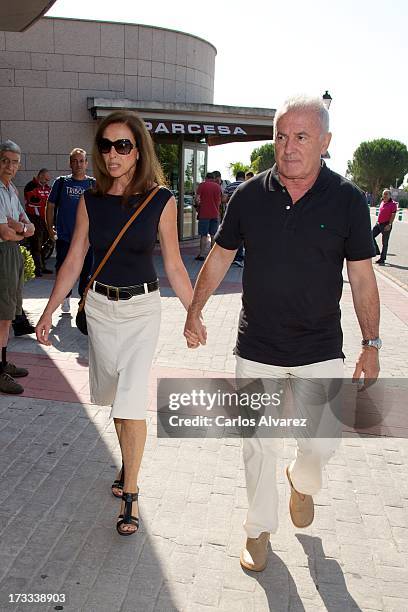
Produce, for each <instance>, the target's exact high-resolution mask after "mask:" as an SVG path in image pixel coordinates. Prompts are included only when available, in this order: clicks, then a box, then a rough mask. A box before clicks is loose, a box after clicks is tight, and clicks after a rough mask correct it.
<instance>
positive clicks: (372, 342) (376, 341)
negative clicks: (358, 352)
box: [361, 338, 382, 350]
mask: <svg viewBox="0 0 408 612" xmlns="http://www.w3.org/2000/svg"><path fill="white" fill-rule="evenodd" d="M361 346H373V347H374V348H376V349H378V350H380V348H381V347H382V342H381V338H372V339H370V340H362V341H361Z"/></svg>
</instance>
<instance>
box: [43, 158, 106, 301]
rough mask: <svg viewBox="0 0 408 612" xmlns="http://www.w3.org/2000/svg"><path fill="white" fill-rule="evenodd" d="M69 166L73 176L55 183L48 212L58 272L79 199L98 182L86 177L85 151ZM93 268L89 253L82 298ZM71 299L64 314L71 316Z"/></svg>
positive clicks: (81, 281) (86, 260) (72, 230)
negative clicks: (54, 241)
mask: <svg viewBox="0 0 408 612" xmlns="http://www.w3.org/2000/svg"><path fill="white" fill-rule="evenodd" d="M69 164H70V166H71V170H72V174H69V175H68V176H60V177H58V178H57V179H56V180H55V181H54V184H53V186H52V190H51V193H50V195H49V198H48V203H47V209H46V218H47V227H48V233H49V236H50V237H51V238H52V240H56V243H55V248H56V263H55V269H56V271H57V272H58V270H59V269H60V267H61V266H62V264H63V262H64V259H65V257H66V256H67V253H68V250H69V247H70V244H71V240H72V236H73V233H74V228H75V220H76V213H77V208H78V203H79V198H80V197H81V195H82V194H83V193H84V191H86V190H87V189H89V188H90V187H92V186H93V185H94V182H95V179H94V178H93V177H91V176H87V174H86V170H87V168H88V160H87V157H86V151H84V149H79V148H75V149H73V150H72V151H71V153H70V154H69ZM54 218H56V223H55V226H56V227H54ZM91 265H92V255H91V252H90V251H88V254H87V255H86V257H85V261H84V266H83V268H82V272H81V276H80V279H79V285H78V292H79V294H80V295H82V293H83V291H84V289H85V286H86V283H87V279H88V276H89V272H90V269H91ZM70 295H71V293H69V294H68V295H67V297H66V298H65V300H64V302H63V303H62V312H63V313H69V312H70V310H71V307H70V300H69V298H70Z"/></svg>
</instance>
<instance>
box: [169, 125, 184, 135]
mask: <svg viewBox="0 0 408 612" xmlns="http://www.w3.org/2000/svg"><path fill="white" fill-rule="evenodd" d="M171 133H172V134H184V133H185V132H184V125H183V124H182V123H172V124H171Z"/></svg>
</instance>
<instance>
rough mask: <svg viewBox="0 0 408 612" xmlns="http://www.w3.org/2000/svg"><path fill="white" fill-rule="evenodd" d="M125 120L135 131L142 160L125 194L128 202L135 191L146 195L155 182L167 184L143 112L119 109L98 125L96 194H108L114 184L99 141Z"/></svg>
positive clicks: (125, 200) (125, 201)
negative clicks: (112, 126)
mask: <svg viewBox="0 0 408 612" xmlns="http://www.w3.org/2000/svg"><path fill="white" fill-rule="evenodd" d="M112 123H123V124H124V125H127V126H128V128H129V129H130V131H131V132H132V134H133V136H134V139H135V142H136V146H137V148H138V152H139V159H138V161H137V164H136V166H135V171H134V173H133V176H132V178H131V180H130V182H129V184H128V186H127V187H126V190H125V192H124V194H123V203H124V204H128V203H129V198H130V197H131V196H132V195H133V194H135V193H141V194H145V193H146V192H147V191H149V189H151V188H152V187H153V186H154V184H155V183H157V184H158V185H165V184H166V180H165V178H164V174H163V170H162V168H161V166H160V162H159V160H158V159H157V155H156V152H155V150H154V145H153V141H152V138H151V136H150V134H149V132H148V130H147V128H146V126H145V123H144V121H143V119H142V117H141V116H140V115H138V113H136V112H134V111H130V110H118V111H115V112H113V113H111V114H110V115H108V116H107V117H105V118H104V119H102V121H101V123H100V124H99V126H98V129H97V131H96V135H95V142H94V146H93V151H92V156H93V169H94V174H95V179H96V187H95V193H96V194H97V195H105V194H106V193H107V192H108V191H109V189H110V188H111V187H112V183H113V180H114V179H113V178H112V177H111V175H110V174H109V172H108V170H107V169H106V165H105V160H104V158H103V155H102V154H101V153H100V152H99V149H98V143H99V141H100V140H101V138H103V133H104V131H105V129H106V128H107V127H108V125H111V124H112Z"/></svg>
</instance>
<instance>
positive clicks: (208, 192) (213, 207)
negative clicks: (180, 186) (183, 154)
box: [195, 172, 222, 261]
mask: <svg viewBox="0 0 408 612" xmlns="http://www.w3.org/2000/svg"><path fill="white" fill-rule="evenodd" d="M221 195H222V192H221V187H220V185H219V184H218V183H217V182H216V181H215V180H214V175H213V174H212V172H207V174H206V177H205V181H204V182H203V183H200V184H199V185H198V187H197V192H196V195H195V206H196V208H197V210H198V233H199V234H200V252H199V254H198V255H197V257H196V260H197V261H204V259H205V253H206V250H207V242H208V234H209V235H210V240H211V248H212V246H213V244H214V236H215V234H216V233H217V230H218V226H219V224H220V205H221Z"/></svg>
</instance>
